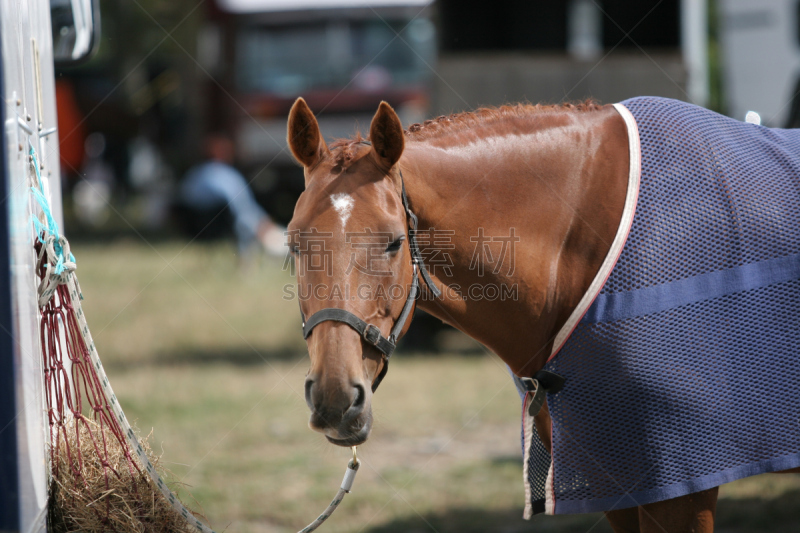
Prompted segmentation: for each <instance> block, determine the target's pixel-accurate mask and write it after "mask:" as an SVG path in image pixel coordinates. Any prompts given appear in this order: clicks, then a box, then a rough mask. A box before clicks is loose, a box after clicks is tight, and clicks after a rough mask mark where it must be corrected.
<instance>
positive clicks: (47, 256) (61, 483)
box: [36, 236, 211, 533]
mask: <svg viewBox="0 0 800 533" xmlns="http://www.w3.org/2000/svg"><path fill="white" fill-rule="evenodd" d="M43 240H44V243H42V242H37V243H36V251H37V254H38V257H39V260H38V274H39V277H40V279H41V285H40V288H39V293H40V299H39V304H40V308H41V321H40V324H39V334H40V340H41V346H42V355H43V358H44V365H43V367H44V382H45V383H44V384H45V395H46V399H47V418H48V425H49V432H50V463H51V472H52V481H51V492H50V494H51V495H50V515H49V518H50V530H51V531H55V532H58V533H62V532H63V533H67V532H71V531H82V532H87V533H94V532H100V531H103V532H105V531H114V532H119V533H128V532H136V533H162V532H163V533H166V532H187V533H188V532H196V531H198V530H199V531H203V532H211V529H210V528H208V527H207V526H205V525H204V524H202V523H201V522H200V521H199V520H197V519H196V518H195V517H194V515H193V514H192V513H190V512H189V511H188V510H186V508H185V507H183V505H182V504H181V503H180V501H179V500H178V499H177V498H176V497H175V496H174V495H173V494H172V492H171V491H170V490H169V489H168V488H167V486H166V484H165V483H164V482H163V481H162V479H161V477H160V475H159V474H158V470H159V469H158V468H157V465H158V458H157V457H155V456H154V455H153V453H152V451H151V450H150V448H149V447H148V445H147V442H146V440H145V441H143V442H141V443H140V442H139V441H138V439H137V438H136V434H135V432H134V431H133V429H132V428H131V427H130V425H129V424H128V422H127V419H126V418H125V415H124V413H123V412H122V409H121V408H120V407H119V403H118V402H117V399H116V396H114V393H113V391H112V390H111V386H110V384H109V382H108V378H107V377H106V375H105V371H104V370H103V367H102V364H101V363H100V360H99V357H97V352H96V350H95V346H94V343H93V342H92V340H91V335H90V333H89V329H88V326H87V325H86V320H85V316H84V315H83V310H82V309H81V306H80V299H81V295H80V289H79V288H78V284H77V279H76V278H75V276H74V273H73V270H74V268H75V264H74V262H71V261H66V262H64V261H63V257H65V256H66V257H70V256H69V244H68V243H67V242H66V240H65V239H63V238H60V239H59V242H60V244H61V247H62V248H63V249H62V250H61V253H60V254H58V255H60V256H61V258H62V263H63V267H62V271H61V273H56V272H57V271H58V268H57V264H58V260H56V259H55V258H54V256H55V255H56V254H55V250H54V246H53V245H54V238H53V237H52V236H45V237H43ZM134 456H136V457H134ZM137 459H138V460H137ZM162 495H163V496H162Z"/></svg>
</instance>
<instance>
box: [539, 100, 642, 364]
mask: <svg viewBox="0 0 800 533" xmlns="http://www.w3.org/2000/svg"><path fill="white" fill-rule="evenodd" d="M613 105H614V108H615V109H616V110H617V111H618V112H619V114H620V115H621V116H622V118H623V120H624V121H625V125H626V126H627V128H628V151H629V152H630V157H631V161H630V167H629V171H628V192H627V194H626V196H625V207H624V209H623V210H622V218H621V219H620V221H619V227H618V228H617V235H616V236H615V237H614V242H612V243H611V248H610V249H609V250H608V254H606V258H605V259H604V260H603V264H602V265H600V270H598V271H597V275H596V276H595V277H594V280H592V284H591V285H589V289H588V290H587V291H586V293H585V294H584V295H583V298H581V301H580V302H578V305H577V307H575V309H574V310H573V311H572V314H571V315H570V316H569V318H568V319H567V321H566V323H564V325H563V326H562V327H561V330H560V331H559V332H558V335H556V340H555V342H553V349H552V351H551V352H550V357H549V358H548V361H549V360H550V359H552V358H553V357H554V356H555V355H556V354H557V353H558V351H559V350H560V349H561V347H562V346H564V343H565V342H567V339H568V338H569V336H570V335H571V334H572V332H573V331H574V330H575V328H576V327H577V326H578V323H579V322H580V321H581V319H582V318H583V315H585V314H586V311H588V310H589V307H591V305H592V303H593V302H594V300H595V298H597V295H598V294H599V293H600V289H602V288H603V285H605V283H606V280H607V279H608V276H610V275H611V271H612V270H613V269H614V266H615V265H616V264H617V260H618V259H619V256H620V254H621V253H622V249H623V248H624V246H625V241H627V240H628V233H629V232H630V230H631V224H632V223H633V215H634V213H635V212H636V200H637V199H638V197H639V179H640V177H641V173H642V149H641V145H640V143H639V128H638V127H637V126H636V119H634V118H633V115H632V114H631V112H630V111H628V108H626V107H625V106H624V105H622V104H613Z"/></svg>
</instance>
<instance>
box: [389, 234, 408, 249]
mask: <svg viewBox="0 0 800 533" xmlns="http://www.w3.org/2000/svg"><path fill="white" fill-rule="evenodd" d="M404 240H406V236H405V235H400V236H399V237H398V238H396V239H395V240H394V242H392V243H391V244H390V245H389V246H387V247H386V252H387V253H394V252H396V251H397V250H399V249H400V247H401V246H402V245H403V241H404Z"/></svg>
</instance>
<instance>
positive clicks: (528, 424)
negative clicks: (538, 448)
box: [522, 392, 536, 520]
mask: <svg viewBox="0 0 800 533" xmlns="http://www.w3.org/2000/svg"><path fill="white" fill-rule="evenodd" d="M531 401H533V394H532V393H530V392H527V393H525V401H524V402H522V430H523V434H524V438H525V444H524V448H523V449H524V452H525V453H524V457H523V459H522V486H523V487H525V510H524V511H523V512H522V518H523V519H525V520H530V519H531V518H532V517H533V505H532V504H531V484H530V482H529V481H528V461H530V460H531V443H532V442H533V432H534V431H536V429H535V428H534V421H533V417H532V416H530V415H529V414H528V406H529V405H530V402H531Z"/></svg>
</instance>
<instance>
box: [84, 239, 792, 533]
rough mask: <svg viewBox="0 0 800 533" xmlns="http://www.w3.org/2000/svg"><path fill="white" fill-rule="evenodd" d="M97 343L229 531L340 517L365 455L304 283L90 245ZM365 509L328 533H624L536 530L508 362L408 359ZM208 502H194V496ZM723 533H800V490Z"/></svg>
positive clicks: (550, 526) (745, 488) (355, 497)
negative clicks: (299, 297)
mask: <svg viewBox="0 0 800 533" xmlns="http://www.w3.org/2000/svg"><path fill="white" fill-rule="evenodd" d="M73 251H74V253H75V255H76V257H77V258H78V275H79V279H80V282H81V287H82V290H83V294H84V297H85V301H84V309H85V311H86V314H87V317H88V320H89V324H90V327H91V328H92V333H93V335H94V338H95V342H96V344H97V347H98V351H99V353H100V356H101V358H102V359H103V362H104V365H105V366H106V370H107V372H108V374H109V377H110V380H111V384H112V386H113V387H114V389H115V392H116V393H117V396H118V397H119V399H120V402H121V404H122V406H123V408H124V409H125V411H126V414H127V415H128V418H129V419H131V420H135V421H136V425H137V426H138V428H139V429H140V430H141V433H143V434H147V433H149V432H150V429H151V428H153V429H154V434H153V438H152V441H151V444H152V446H153V448H154V450H156V451H157V452H159V451H161V452H162V453H163V459H162V460H163V462H164V464H165V465H166V466H167V467H168V468H170V469H171V471H172V472H173V475H172V477H171V481H173V482H175V483H180V485H176V486H179V487H182V489H181V492H182V494H183V496H184V497H186V498H185V499H186V500H187V503H190V504H193V507H194V508H195V509H197V510H201V511H202V512H204V513H205V514H206V515H207V517H208V518H209V520H210V521H211V524H212V525H213V527H214V528H215V529H216V530H217V531H222V530H226V531H230V532H235V533H238V532H259V533H266V532H290V531H296V530H298V529H300V528H301V527H303V526H305V525H306V524H307V523H308V522H310V521H311V520H312V519H313V518H315V517H316V516H317V515H318V514H319V513H320V512H321V511H322V510H323V509H324V508H325V507H326V506H327V504H328V503H329V501H330V499H331V497H332V496H333V494H334V493H335V491H336V489H337V488H338V486H339V483H340V482H341V478H342V475H343V473H344V468H345V464H346V462H347V459H348V457H349V453H350V452H349V450H345V449H341V448H337V447H334V446H331V445H330V444H328V443H327V442H326V441H325V439H324V438H323V437H322V436H321V435H319V434H317V433H314V432H312V431H311V430H309V429H308V427H307V419H308V409H307V407H306V405H305V402H304V400H303V397H302V390H303V379H304V375H305V372H306V367H307V357H306V354H305V343H304V342H303V340H302V335H301V333H300V318H299V313H298V310H297V302H296V301H284V300H283V299H282V298H281V296H282V294H283V286H284V285H285V284H287V283H292V282H293V278H292V277H291V276H290V275H289V274H288V273H286V272H283V271H282V270H281V262H280V261H267V260H265V261H264V262H263V263H262V264H258V265H251V267H250V268H249V269H248V270H247V271H242V270H240V269H239V267H238V266H237V259H236V257H235V255H234V253H235V252H234V248H233V247H231V246H228V245H223V244H215V245H196V244H195V245H191V246H189V247H185V245H184V244H183V243H179V242H167V243H161V244H158V245H155V247H150V246H148V245H145V244H143V243H141V242H137V241H123V242H114V243H111V244H86V243H77V244H75V245H73ZM374 411H375V427H374V430H373V434H372V437H371V439H370V441H369V442H368V443H367V444H366V445H364V446H362V447H361V448H360V449H359V454H360V457H361V459H362V461H363V466H362V468H361V470H360V471H359V474H358V478H357V479H356V483H355V490H354V492H353V494H351V495H350V496H348V497H347V499H346V500H345V502H344V503H343V504H342V506H341V508H340V509H339V511H338V512H337V513H336V514H335V515H334V516H333V518H331V519H330V520H329V521H328V522H327V523H326V524H325V526H323V528H322V529H321V531H325V532H330V533H334V532H359V531H372V532H376V533H377V532H381V533H393V532H429V531H437V532H440V533H447V532H455V531H467V532H479V531H503V532H515V531H575V532H584V531H588V530H590V529H591V531H594V532H597V531H609V530H610V529H609V528H608V526H607V525H606V523H605V522H604V521H603V520H601V515H597V514H595V515H580V516H567V517H544V516H539V517H536V518H535V519H534V520H532V521H530V522H526V521H523V520H522V519H521V515H522V505H523V489H522V473H521V466H522V465H521V458H520V451H519V415H520V413H519V401H518V398H517V393H516V391H515V390H514V388H513V386H512V384H511V381H510V379H509V378H508V375H507V374H506V371H505V368H504V367H503V365H502V364H501V363H500V361H499V360H498V359H497V358H495V357H494V356H488V355H487V356H478V357H476V356H470V357H464V356H458V355H454V354H409V353H404V352H402V350H401V351H400V352H399V353H398V354H397V356H396V357H395V358H394V359H393V362H392V367H391V370H390V371H389V374H388V376H387V378H386V380H385V381H384V383H383V384H382V385H381V389H380V391H379V392H378V393H377V394H376V396H375V398H374ZM188 493H191V497H193V498H194V500H192V499H191V498H189V497H188V496H187V494H188ZM719 507H720V511H719V519H718V523H719V530H720V531H728V532H734V531H735V532H744V531H796V530H800V476H796V475H791V476H789V475H786V476H774V475H773V476H759V477H756V478H751V479H746V480H742V481H740V482H737V483H733V484H730V485H727V486H725V487H723V489H722V498H721V501H720V505H719Z"/></svg>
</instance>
